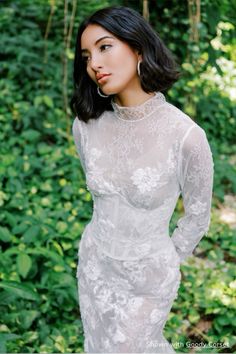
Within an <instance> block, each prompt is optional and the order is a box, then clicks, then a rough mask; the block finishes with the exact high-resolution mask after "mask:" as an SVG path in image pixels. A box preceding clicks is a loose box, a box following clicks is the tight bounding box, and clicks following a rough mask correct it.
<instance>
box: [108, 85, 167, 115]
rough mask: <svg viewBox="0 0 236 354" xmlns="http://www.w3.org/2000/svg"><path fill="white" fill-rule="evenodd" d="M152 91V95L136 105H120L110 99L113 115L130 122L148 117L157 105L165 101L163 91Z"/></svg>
mask: <svg viewBox="0 0 236 354" xmlns="http://www.w3.org/2000/svg"><path fill="white" fill-rule="evenodd" d="M154 93H155V95H154V96H152V97H151V98H149V99H148V100H147V101H145V102H144V103H141V104H140V105H137V106H129V107H128V106H120V105H118V104H117V103H115V102H114V99H112V100H111V105H112V107H113V109H114V113H115V116H116V117H117V118H118V119H121V120H126V121H131V122H132V121H137V120H141V119H144V118H146V117H148V116H149V115H150V114H151V113H152V112H154V111H155V110H156V109H157V107H159V106H161V105H163V104H164V103H165V102H166V99H165V96H164V95H163V93H161V92H160V91H156V92H154Z"/></svg>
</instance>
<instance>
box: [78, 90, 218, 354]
mask: <svg viewBox="0 0 236 354" xmlns="http://www.w3.org/2000/svg"><path fill="white" fill-rule="evenodd" d="M112 106H113V109H114V112H110V111H109V112H108V111H106V112H104V113H103V114H102V115H101V116H100V118H99V119H97V120H90V121H89V122H88V123H87V124H86V123H84V122H83V121H80V120H79V119H78V118H75V120H74V122H73V127H72V131H73V136H74V141H75V144H76V146H77V152H78V155H79V157H80V161H81V166H82V168H83V171H84V174H85V177H86V183H87V188H88V190H89V191H90V192H91V195H92V198H93V216H92V219H91V221H90V222H89V223H88V225H87V226H86V228H85V230H84V232H83V234H82V238H81V244H80V248H79V254H78V255H79V262H78V273H77V277H78V290H79V301H80V310H81V318H82V322H83V327H84V334H85V343H84V348H85V351H86V352H108V353H113V352H117V353H118V352H119V353H124V352H127V353H134V352H136V353H144V352H154V353H159V352H160V353H169V352H170V353H171V352H174V349H173V348H172V346H171V345H170V344H169V343H168V342H167V341H166V339H165V338H164V337H163V328H164V325H165V322H166V320H167V317H168V314H169V311H170V309H171V306H172V304H173V301H174V299H175V298H176V296H177V291H178V287H179V284H180V277H181V273H180V270H179V267H180V264H181V263H182V262H183V261H184V260H185V259H186V258H187V257H189V256H191V255H192V252H193V250H194V249H195V247H196V246H197V244H198V243H199V241H200V240H201V238H202V237H203V236H204V234H206V232H207V231H208V228H209V224H210V210H211V198H212V185H213V166H214V164H213V159H212V154H211V150H210V147H209V144H208V141H207V138H206V134H205V132H204V130H203V129H202V128H201V127H200V126H198V125H197V124H196V123H195V122H194V121H193V120H192V119H191V118H190V117H189V116H187V115H186V114H184V113H183V112H182V111H181V110H179V109H178V108H177V107H175V106H173V105H172V104H170V103H168V102H167V101H166V99H165V96H164V95H163V94H162V93H160V92H156V93H155V96H153V97H151V98H150V99H149V100H147V101H146V102H144V103H143V104H141V105H139V106H133V107H121V106H119V105H118V104H116V103H115V102H112ZM180 194H181V195H182V198H183V203H184V209H185V213H184V215H183V216H182V217H180V219H179V220H178V222H177V227H176V229H175V230H174V232H173V234H172V235H169V222H170V219H171V216H172V214H173V211H174V209H175V206H176V203H177V200H178V198H179V196H180ZM170 236H171V237H170Z"/></svg>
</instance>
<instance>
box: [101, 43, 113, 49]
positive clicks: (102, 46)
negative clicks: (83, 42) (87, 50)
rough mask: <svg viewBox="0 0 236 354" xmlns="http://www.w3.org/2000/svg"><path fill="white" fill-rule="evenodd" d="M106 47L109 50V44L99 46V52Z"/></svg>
mask: <svg viewBox="0 0 236 354" xmlns="http://www.w3.org/2000/svg"><path fill="white" fill-rule="evenodd" d="M106 47H108V48H109V47H111V45H110V44H103V45H101V47H100V49H101V50H105V49H106Z"/></svg>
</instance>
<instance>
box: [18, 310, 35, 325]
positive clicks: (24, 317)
mask: <svg viewBox="0 0 236 354" xmlns="http://www.w3.org/2000/svg"><path fill="white" fill-rule="evenodd" d="M39 315H40V312H39V311H35V310H29V311H27V310H23V311H21V313H20V316H19V319H20V323H21V325H22V327H23V328H24V329H28V328H30V326H31V325H32V322H33V321H34V320H35V319H36V318H37V317H38V316H39Z"/></svg>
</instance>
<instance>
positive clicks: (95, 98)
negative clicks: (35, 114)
mask: <svg viewBox="0 0 236 354" xmlns="http://www.w3.org/2000/svg"><path fill="white" fill-rule="evenodd" d="M90 24H96V25H99V26H101V27H103V28H104V29H106V30H107V31H108V32H110V33H112V34H113V35H114V36H115V37H116V38H118V39H119V40H121V41H123V42H126V43H127V44H128V45H129V46H130V47H131V48H133V49H135V50H138V51H139V53H140V54H142V63H141V65H140V83H141V87H142V89H143V90H144V91H145V92H147V93H151V92H155V91H161V92H165V91H166V90H167V89H169V88H170V87H171V86H172V85H173V83H174V82H175V81H177V80H178V78H179V75H180V72H179V70H178V68H177V64H176V62H175V60H174V58H173V56H172V53H171V52H170V51H169V49H168V48H167V47H166V46H165V45H164V43H163V41H162V40H161V39H160V37H159V35H158V33H156V32H155V31H154V29H153V28H152V27H151V26H150V25H149V23H148V22H147V21H146V20H145V19H144V18H143V17H142V16H141V15H140V14H139V13H138V12H137V11H135V10H133V9H130V8H128V7H124V6H110V7H106V8H103V9H101V10H98V11H96V12H95V13H94V14H92V15H91V16H90V17H89V18H87V19H85V20H84V21H83V22H82V23H81V25H80V26H79V29H78V33H77V38H76V48H75V59H74V73H73V77H74V93H73V96H72V98H71V101H70V107H71V110H72V112H73V113H75V114H76V115H77V116H78V118H79V119H81V120H83V121H85V122H87V121H88V120H89V119H91V118H92V119H97V118H98V117H99V116H100V115H101V114H102V113H103V112H104V111H106V110H108V111H112V110H113V108H112V106H111V99H112V97H114V95H110V96H109V97H107V98H103V97H101V96H99V95H98V93H97V85H96V84H95V82H94V81H93V80H92V79H91V78H90V77H89V75H88V73H87V71H86V63H85V62H84V61H83V60H82V55H81V36H82V33H83V32H84V30H85V29H86V27H87V26H88V25H90Z"/></svg>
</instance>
